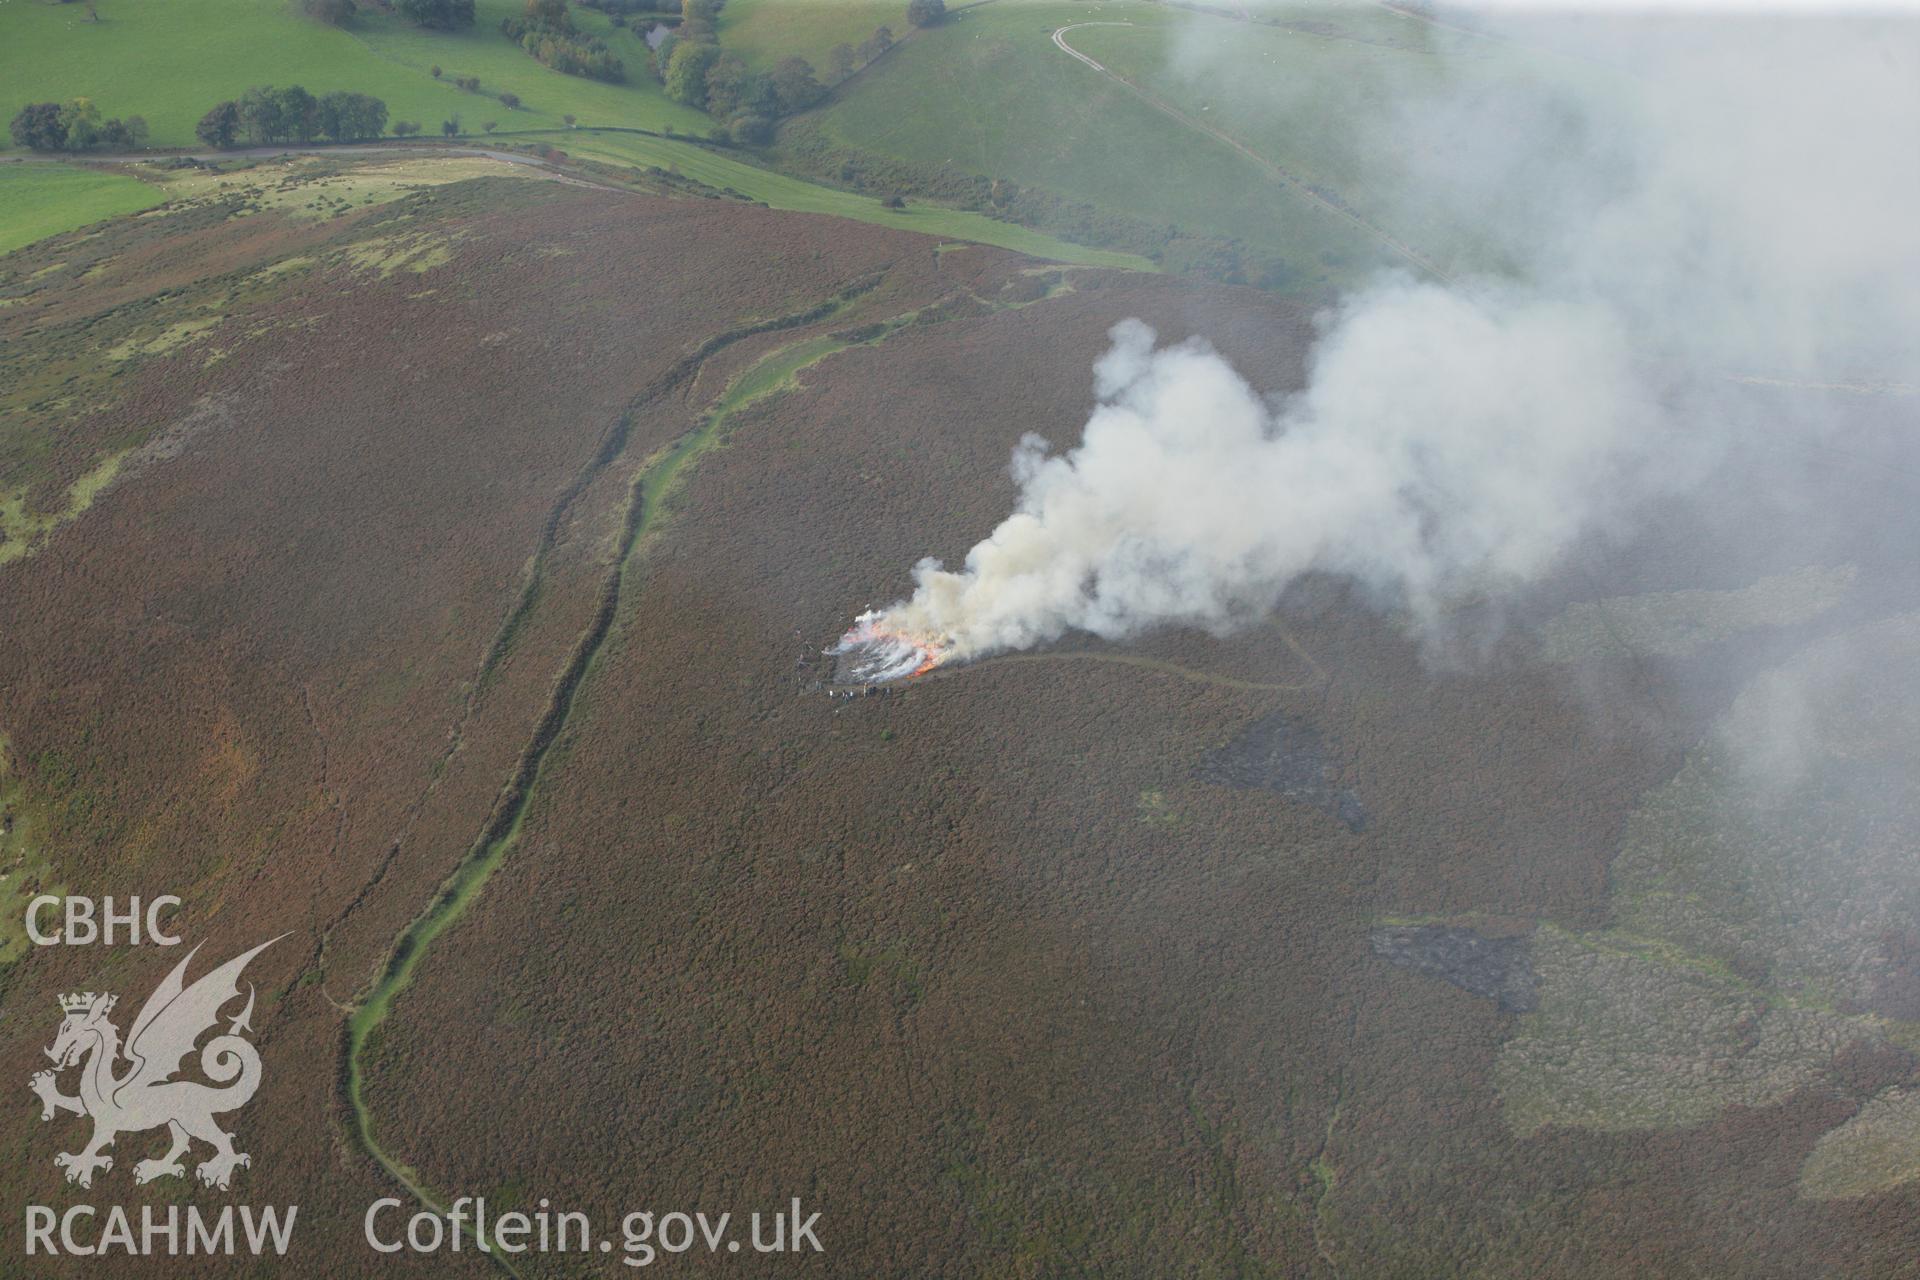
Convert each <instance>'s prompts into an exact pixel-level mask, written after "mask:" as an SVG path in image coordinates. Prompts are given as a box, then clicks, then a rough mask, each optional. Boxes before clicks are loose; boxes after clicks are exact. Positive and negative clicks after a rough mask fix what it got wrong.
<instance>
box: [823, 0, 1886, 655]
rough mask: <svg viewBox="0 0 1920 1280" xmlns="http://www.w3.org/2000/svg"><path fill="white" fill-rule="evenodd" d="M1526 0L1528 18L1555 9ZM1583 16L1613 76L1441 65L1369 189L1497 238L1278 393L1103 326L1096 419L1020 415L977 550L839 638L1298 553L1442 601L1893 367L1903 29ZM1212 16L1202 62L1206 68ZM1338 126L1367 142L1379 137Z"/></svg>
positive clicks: (1628, 513) (1367, 319)
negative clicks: (1008, 466) (1469, 83)
mask: <svg viewBox="0 0 1920 1280" xmlns="http://www.w3.org/2000/svg"><path fill="white" fill-rule="evenodd" d="M1531 21H1532V22H1533V23H1534V26H1533V27H1532V28H1531V29H1530V31H1529V35H1530V37H1531V38H1533V39H1535V40H1536V41H1538V40H1544V39H1548V38H1552V37H1561V38H1564V37H1565V36H1566V35H1567V31H1566V29H1565V28H1563V27H1558V28H1557V27H1551V26H1543V25H1542V20H1540V19H1533V20H1531ZM1218 29H1219V24H1218V23H1217V22H1216V23H1215V24H1214V25H1213V27H1211V28H1209V27H1207V25H1206V24H1205V23H1196V26H1195V30H1197V31H1202V32H1208V31H1217V30H1218ZM1579 35H1580V43H1581V47H1582V48H1584V49H1587V50H1589V51H1594V50H1600V49H1604V50H1605V51H1606V52H1607V53H1608V54H1610V55H1611V56H1612V57H1613V58H1614V60H1615V64H1616V66H1617V67H1619V68H1623V69H1619V70H1615V71H1613V72H1610V73H1609V76H1608V78H1607V79H1606V88H1605V91H1604V92H1601V93H1597V94H1596V93H1582V94H1581V95H1578V96H1571V91H1562V90H1561V89H1559V88H1558V87H1554V88H1552V89H1551V90H1548V89H1543V88H1542V87H1541V86H1540V85H1538V84H1530V85H1528V86H1526V87H1525V90H1524V92H1523V93H1521V94H1519V96H1515V94H1513V93H1508V94H1505V95H1504V96H1495V97H1492V98H1488V97H1487V96H1485V95H1484V94H1481V93H1478V92H1475V93H1467V92H1465V91H1463V90H1461V89H1460V88H1459V87H1458V86H1457V85H1455V84H1453V83H1452V82H1450V81H1448V80H1446V79H1445V78H1444V77H1443V78H1442V79H1441V80H1440V81H1439V82H1438V83H1435V82H1423V84H1422V86H1421V87H1420V89H1419V91H1418V92H1417V93H1414V92H1411V91H1410V92H1409V93H1408V94H1407V95H1406V96H1405V101H1404V102H1403V106H1404V107H1405V111H1404V112H1403V113H1401V114H1398V115H1396V116H1393V118H1392V120H1391V125H1390V127H1389V128H1388V129H1387V130H1386V131H1385V132H1387V133H1390V134H1391V135H1392V137H1393V142H1394V145H1393V148H1392V149H1391V151H1392V154H1393V155H1395V156H1397V157H1399V159H1398V161H1396V166H1397V167H1396V168H1395V170H1394V173H1393V180H1394V189H1395V190H1396V191H1397V192H1398V193H1399V196H1398V199H1397V200H1396V201H1381V202H1379V204H1378V212H1377V216H1379V217H1381V218H1383V219H1388V220H1390V219H1391V218H1392V217H1393V216H1394V205H1395V204H1396V203H1397V204H1398V205H1399V206H1400V207H1403V208H1404V207H1405V203H1406V201H1408V200H1411V199H1415V198H1417V199H1421V200H1426V201H1428V202H1430V204H1431V206H1432V208H1433V209H1440V210H1444V211H1445V212H1447V213H1448V214H1450V215H1451V216H1453V217H1454V218H1455V219H1456V220H1461V219H1465V220H1475V225H1476V227H1477V228H1478V229H1479V231H1480V232H1481V233H1482V237H1483V240H1484V242H1485V246H1486V249H1487V252H1485V253H1483V254H1482V255H1481V257H1482V260H1483V261H1485V260H1489V259H1497V260H1499V261H1502V262H1505V263H1511V264H1516V265H1515V266H1514V268H1513V269H1510V270H1504V271H1501V272H1500V273H1498V274H1497V275H1496V274H1493V273H1491V272H1482V273H1480V274H1473V273H1465V272H1463V273H1462V274H1461V275H1460V276H1459V277H1458V278H1457V279H1450V280H1446V281H1439V280H1427V281H1419V280H1415V279H1412V278H1410V277H1407V276H1404V275H1392V276H1387V277H1383V278H1381V279H1379V280H1376V281H1375V282H1373V283H1372V284H1369V285H1367V286H1365V287H1363V288H1361V289H1359V290H1357V291H1356V292H1354V293H1353V294H1352V295H1350V296H1349V297H1348V298H1346V299H1345V300H1344V301H1343V302H1342V303H1341V304H1340V305H1339V306H1338V307H1336V308H1335V309H1334V310H1333V312H1332V314H1331V315H1330V317H1328V319H1327V321H1326V323H1325V324H1324V325H1323V328H1322V333H1321V337H1320V339H1319V342H1318V344H1317V346H1316V348H1315V350H1314V352H1313V355H1312V358H1311V360H1310V365H1309V382H1308V385H1307V386H1306V387H1305V388H1304V389H1303V390H1302V391H1300V392H1298V393H1296V394H1294V395H1293V396H1291V397H1288V398H1286V399H1285V400H1283V401H1280V402H1277V403H1271V402H1268V401H1266V400H1264V399H1263V398H1262V397H1261V396H1260V395H1258V394H1257V393H1256V392H1255V391H1254V390H1253V389H1252V388H1251V387H1250V386H1249V384H1248V382H1247V381H1246V380H1245V379H1243V378H1242V377H1241V376H1240V375H1239V374H1238V373H1237V372H1236V371H1235V370H1234V369H1233V368H1232V367H1230V366H1229V364H1228V363H1227V362H1226V361H1225V360H1224V359H1223V358H1222V357H1221V356H1220V355H1219V354H1217V353H1216V352H1215V351H1213V350H1212V349H1211V348H1210V347H1209V346H1208V345H1207V343H1206V342H1205V341H1204V340H1201V339H1194V340H1191V341H1187V342H1183V343H1178V344H1175V345H1169V346H1156V340H1155V335H1154V334H1153V332H1152V331H1151V330H1150V329H1148V328H1147V327H1146V326H1145V325H1144V324H1141V323H1140V322H1138V321H1128V322H1126V323H1123V324H1121V325H1119V326H1117V327H1116V328H1115V329H1114V330H1113V335H1112V336H1113V346H1112V349H1111V350H1110V351H1109V352H1108V353H1107V354H1106V355H1105V356H1104V357H1102V358H1101V359H1100V361H1099V362H1098V363H1097V365H1096V366H1095V370H1094V382H1095V387H1094V389H1095V392H1096V396H1097V399H1098V407H1097V408H1095V410H1094V411H1093V413H1092V416H1091V417H1090V418H1089V420H1088V422H1087V424H1086V428H1085V432H1084V435H1083V438H1082V439H1081V441H1080V443H1079V444H1078V445H1076V446H1074V447H1072V448H1070V449H1068V450H1067V451H1065V452H1060V453H1055V452H1052V451H1051V450H1050V448H1049V446H1048V444H1047V443H1046V442H1045V441H1043V440H1040V439H1039V438H1038V437H1035V436H1028V437H1027V438H1026V439H1025V440H1023V441H1022V442H1021V444H1020V445H1019V447H1018V448H1017V449H1016V451H1015V453H1014V457H1013V463H1012V466H1013V474H1014V477H1015V479H1016V480H1017V482H1018V484H1019V488H1020V498H1019V501H1018V504H1017V506H1016V509H1015V511H1014V512H1013V514H1012V515H1010V516H1008V517H1007V519H1006V520H1005V521H1004V522H1002V523H1001V525H1000V526H999V527H998V528H997V529H995V530H994V531H993V532H992V533H991V534H990V535H988V536H987V537H986V538H985V539H984V540H983V541H981V542H980V543H978V544H977V545H976V546H974V547H973V549H972V550H971V551H969V552H968V553H967V556H966V560H965V563H964V564H963V565H962V566H960V567H959V568H958V569H952V570H949V569H946V568H943V567H942V566H941V565H940V564H938V563H937V562H934V561H931V560H928V561H923V562H922V563H921V564H920V565H919V566H917V567H916V569H915V580H916V584H917V585H916V590H915V591H914V593H913V595H912V597H911V598H910V599H909V600H906V601H903V602H901V603H899V604H897V605H895V606H893V607H891V608H889V609H886V610H882V611H880V612H879V613H878V614H875V615H868V617H866V618H864V619H862V621H861V626H860V628H858V629H857V630H856V632H855V633H852V637H851V638H852V639H853V641H855V642H858V641H860V640H862V639H871V638H873V637H876V636H878V637H882V638H884V637H888V636H893V637H905V639H904V640H903V641H901V644H900V646H898V647H896V650H895V651H894V652H893V654H892V656H891V658H890V659H889V660H888V661H889V662H891V663H892V665H893V668H894V672H893V673H894V674H898V673H901V672H903V671H904V670H910V669H912V667H913V666H914V665H915V664H916V663H919V662H923V661H925V660H928V659H936V660H937V659H938V658H942V657H947V656H952V657H961V658H964V657H975V656H980V655H983V654H986V653H990V652H993V651H995V650H1001V649H1017V648H1024V647H1028V646H1032V645H1035V644H1039V643H1043V642H1046V641H1048V640H1051V639H1054V638H1056V637H1058V636H1060V635H1062V634H1064V633H1065V632H1067V631H1069V630H1081V631H1087V632H1091V633H1093V634H1096V635H1100V636H1104V637H1108V638H1117V637H1122V636H1126V635H1129V634H1131V633H1134V632H1137V631H1139V630H1141V629H1142V628H1147V627H1153V626H1159V625H1166V624H1183V625H1196V626H1203V627H1207V628H1212V629H1219V628H1224V627H1229V626H1231V625H1233V624H1235V623H1237V622H1240V621H1243V620H1246V619H1248V618H1251V617H1255V616H1258V615H1260V614H1262V613H1264V612H1265V611H1267V610H1269V609H1270V608H1271V607H1272V606H1273V605H1274V603H1275V602H1276V600H1277V599H1278V598H1279V596H1280V594H1281V593H1282V592H1283V591H1284V590H1285V588H1286V587H1287V585H1288V584H1289V583H1290V582H1292V581H1293V580H1294V579H1295V578H1297V577H1298V576H1299V575H1301V574H1303V573H1305V572H1307V571H1310V570H1318V571H1325V572H1331V573H1338V574H1344V575H1349V576H1351V577H1352V578H1354V579H1356V580H1358V581H1360V582H1361V583H1363V584H1365V585H1366V586H1367V587H1368V588H1370V590H1371V591H1372V592H1373V593H1374V594H1375V596H1376V598H1378V599H1380V600H1382V601H1383V602H1385V603H1390V604H1392V605H1394V606H1396V607H1400V608H1404V609H1406V610H1408V611H1409V613H1410V614H1411V616H1412V617H1414V618H1415V619H1422V618H1430V617H1432V616H1434V615H1435V614H1436V613H1437V612H1438V611H1439V610H1440V609H1441V608H1442V607H1443V606H1444V604H1445V602H1446V601H1447V600H1448V599H1449V598H1450V597H1452V596H1454V595H1456V594H1458V593H1460V592H1462V591H1465V590H1468V589H1471V590H1473V591H1475V592H1476V593H1484V592H1489V591H1492V592H1497V591H1498V590H1499V589H1500V588H1502V587H1503V586H1509V585H1514V584H1523V583H1527V582H1530V581H1534V580H1536V579H1538V578H1539V577H1541V576H1542V575H1543V574H1545V573H1547V572H1548V571H1549V570H1550V569H1551V568H1552V567H1553V566H1554V564H1555V562H1556V561H1557V560H1558V559H1559V558H1560V557H1561V556H1562V555H1563V554H1564V553H1565V552H1566V551H1567V550H1568V548H1569V547H1570V546H1572V545H1573V544H1574V543H1575V542H1576V541H1577V540H1579V539H1581V538H1582V537H1584V536H1586V535H1588V534H1589V533H1591V532H1593V531H1595V530H1599V529H1607V528H1613V527H1618V526H1620V525H1622V524H1623V523H1624V522H1627V521H1629V520H1630V519H1631V517H1632V515H1633V513H1634V512H1635V511H1636V510H1637V509H1639V508H1640V507H1641V506H1642V505H1643V504H1645V503H1646V502H1648V501H1649V500H1650V499H1652V498H1655V497H1658V496H1661V495H1666V494H1671V493H1674V492H1678V491H1683V490H1685V489H1687V488H1688V487H1690V486H1693V485H1696V484H1698V483H1699V482H1700V481H1701V480H1702V478H1703V477H1705V476H1708V475H1710V474H1711V473H1712V471H1713V468H1714V465H1715V463H1716V461H1717V460H1718V459H1720V458H1722V457H1724V455H1725V453H1726V451H1727V450H1730V449H1736V448H1749V447H1761V446H1764V447H1768V448H1776V449H1777V448H1779V447H1781V446H1783V445H1791V444H1793V443H1795V442H1804V441H1806V440H1807V439H1809V438H1812V437H1813V436H1814V435H1816V434H1817V433H1826V432H1832V431H1836V430H1841V429H1844V417H1845V415H1844V413H1842V414H1836V413H1835V412H1834V411H1833V410H1832V408H1831V401H1832V397H1831V396H1828V397H1824V398H1821V397H1813V398H1809V397H1805V396H1801V397H1788V398H1782V397H1780V396H1778V395H1777V394H1775V393H1773V392H1772V391H1771V390H1769V391H1768V392H1767V396H1770V397H1771V398H1767V396H1762V395H1761V394H1760V392H1759V390H1758V389H1760V388H1767V389H1772V388H1777V387H1778V386H1780V385H1781V384H1783V383H1784V384H1800V385H1816V386H1828V387H1830V386H1835V385H1839V386H1845V387H1848V388H1852V389H1855V390H1866V391H1887V390H1889V389H1891V390H1892V391H1894V392H1895V393H1901V392H1906V391H1910V390H1911V384H1912V383H1913V382H1915V381H1920V377H1916V369H1915V367H1914V361H1915V356H1916V352H1920V341H1917V340H1916V339H1920V219H1916V218H1914V217H1913V216H1912V211H1913V210H1914V209H1915V208H1920V165H1915V164H1912V163H1910V161H1909V159H1908V156H1909V154H1910V151H1911V146H1912V139H1913V138H1915V137H1920V57H1916V56H1915V55H1916V49H1917V48H1920V45H1917V44H1916V39H1915V29H1914V26H1913V25H1912V24H1902V23H1873V24H1859V23H1853V22H1842V21H1832V22H1826V23H1814V22H1810V21H1804V20H1803V21H1796V22H1764V23H1763V22H1757V21H1751V20H1750V21H1744V22H1743V21H1733V22H1721V23H1711V22H1702V23H1697V24H1694V25H1690V26H1682V27H1678V28H1676V27H1675V26H1673V25H1672V24H1665V23H1655V24H1648V23H1645V22H1642V23H1639V24H1638V25H1636V24H1633V23H1625V22H1615V23H1614V24H1612V25H1610V26H1608V27H1606V28H1605V31H1604V35H1605V39H1601V38H1599V37H1598V36H1596V35H1595V33H1594V32H1593V31H1591V30H1589V29H1585V28H1583V29H1582V30H1581V31H1580V33H1579ZM1211 38H1213V37H1212V36H1211V35H1205V36H1202V37H1196V39H1197V40H1199V41H1200V43H1199V44H1197V45H1196V46H1195V47H1192V48H1189V49H1187V50H1186V51H1185V52H1184V53H1183V55H1182V56H1183V58H1184V59H1186V61H1187V62H1189V63H1191V64H1193V65H1195V66H1196V67H1202V68H1204V66H1205V63H1206V57H1207V48H1206V46H1205V43H1204V41H1205V39H1211ZM1582 78H1583V77H1572V79H1574V80H1576V81H1577V80H1580V79H1582ZM1584 78H1587V79H1590V78H1591V77H1584ZM1570 122H1571V123H1570ZM1409 140H1411V143H1410V142H1409ZM1570 140H1571V141H1570ZM1353 145H1354V147H1355V149H1356V151H1357V152H1359V153H1361V154H1367V155H1371V156H1374V157H1376V169H1379V168H1382V167H1383V166H1384V162H1381V161H1379V160H1378V157H1379V156H1381V155H1384V154H1387V151H1388V149H1387V148H1385V147H1383V145H1382V137H1381V135H1380V134H1376V133H1371V132H1369V133H1365V134H1361V135H1356V137H1355V138H1354V143H1353ZM1377 176H1378V175H1377ZM1516 188H1517V189H1522V190H1524V191H1525V192H1526V193H1527V194H1526V199H1524V200H1515V199H1510V198H1508V194H1509V193H1511V192H1513V191H1514V190H1516ZM882 665H886V664H882Z"/></svg>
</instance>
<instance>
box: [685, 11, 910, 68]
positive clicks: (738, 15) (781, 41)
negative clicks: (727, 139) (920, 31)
mask: <svg viewBox="0 0 1920 1280" xmlns="http://www.w3.org/2000/svg"><path fill="white" fill-rule="evenodd" d="M906 8H907V7H906V5H904V4H899V3H896V2H895V0H731V2H730V3H729V4H728V5H727V7H726V8H725V9H722V10H721V11H720V43H721V44H722V45H724V46H725V47H727V48H729V49H732V50H733V51H734V52H735V53H738V54H739V55H740V56H741V57H743V58H745V59H746V60H747V61H748V62H749V63H751V64H752V65H754V66H756V67H770V66H772V65H773V64H774V63H776V62H778V61H779V60H780V59H782V58H784V57H786V56H787V55H788V54H799V55H800V56H801V57H803V58H805V59H806V60H807V61H808V62H811V63H812V64H813V65H814V67H815V68H816V69H817V70H818V71H819V72H820V73H821V75H822V77H823V78H824V76H825V74H826V70H827V52H828V50H830V49H832V48H833V46H835V45H836V44H841V43H846V44H850V45H852V46H853V47H854V48H856V49H857V48H859V47H860V42H861V41H862V40H865V39H866V38H867V37H868V36H870V35H872V34H873V30H874V28H875V27H880V26H884V27H886V28H887V29H888V30H890V31H891V32H893V35H894V38H895V39H896V40H897V39H899V38H900V37H901V36H903V35H905V34H906V33H907V31H908V30H910V28H909V27H908V26H907V20H906Z"/></svg>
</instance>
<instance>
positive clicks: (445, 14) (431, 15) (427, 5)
mask: <svg viewBox="0 0 1920 1280" xmlns="http://www.w3.org/2000/svg"><path fill="white" fill-rule="evenodd" d="M393 7H394V8H395V9H398V10H399V11H400V16H401V17H403V18H405V19H406V20H407V21H409V22H411V23H413V24H414V25H415V26H417V27H426V28H428V29H429V30H432V31H457V30H459V29H460V28H461V27H470V26H472V25H473V0H394V5H393Z"/></svg>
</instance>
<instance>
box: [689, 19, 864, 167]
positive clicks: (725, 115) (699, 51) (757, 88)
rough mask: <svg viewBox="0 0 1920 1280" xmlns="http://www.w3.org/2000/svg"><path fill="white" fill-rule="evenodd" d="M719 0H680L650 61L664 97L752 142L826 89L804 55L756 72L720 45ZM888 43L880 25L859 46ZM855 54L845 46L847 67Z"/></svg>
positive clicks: (817, 100) (814, 102)
mask: <svg viewBox="0 0 1920 1280" xmlns="http://www.w3.org/2000/svg"><path fill="white" fill-rule="evenodd" d="M721 3H722V0H686V3H685V5H684V12H685V15H686V16H685V18H684V20H683V21H682V22H681V23H680V26H679V28H678V29H677V30H675V31H674V32H673V33H672V34H670V35H668V36H667V37H666V38H665V39H663V40H662V41H661V42H660V46H659V48H657V49H655V50H654V65H655V68H656V69H657V70H658V72H659V74H660V79H661V82H662V84H663V86H664V87H665V89H666V94H667V96H668V97H669V98H672V99H673V100H674V101H675V102H680V103H684V104H686V105H687V106H689V107H694V108H697V109H698V110H701V111H704V112H706V113H707V114H708V115H710V116H712V117H713V118H714V119H716V120H718V121H720V123H721V126H722V128H723V129H724V131H725V133H726V136H727V137H729V138H730V139H731V140H732V141H734V142H737V143H743V144H746V145H750V146H758V145H761V144H763V143H766V142H769V141H771V140H772V138H773V127H774V123H775V122H776V121H778V120H779V119H780V118H781V117H782V116H790V115H793V114H795V113H796V112H801V111H805V110H807V109H808V108H809V107H814V106H818V105H819V103H820V101H821V100H822V99H823V98H825V97H826V96H827V89H826V86H825V85H823V84H821V83H820V80H819V77H818V76H817V75H815V73H814V69H813V65H812V64H811V63H809V62H808V61H807V60H806V59H805V58H801V57H797V56H789V57H785V58H782V59H780V61H778V62H776V63H774V65H773V67H772V69H771V70H769V71H768V72H766V74H764V75H762V74H761V73H760V72H757V71H755V70H753V68H751V67H750V66H748V65H747V61H746V59H745V58H742V57H741V56H740V55H739V54H737V53H734V52H732V51H731V50H728V49H722V48H721V47H720V42H719V37H718V32H717V27H716V25H715V20H716V19H717V18H718V16H719V12H720V6H721ZM892 43H893V34H892V33H891V32H890V31H888V30H887V29H886V28H885V27H882V28H880V30H878V31H876V32H874V35H873V38H872V39H871V40H869V41H867V42H866V43H865V44H863V45H862V46H861V47H862V49H869V48H871V50H872V57H878V56H880V54H881V53H884V52H885V51H886V49H887V47H888V46H890V45H891V44H892ZM843 47H844V46H843ZM856 57H857V55H855V54H854V53H853V52H852V50H851V49H849V50H848V54H847V59H846V61H847V65H848V69H849V72H850V71H851V69H852V67H853V65H854V59H855V58H856ZM868 60H869V61H871V58H869V59H868Z"/></svg>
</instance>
